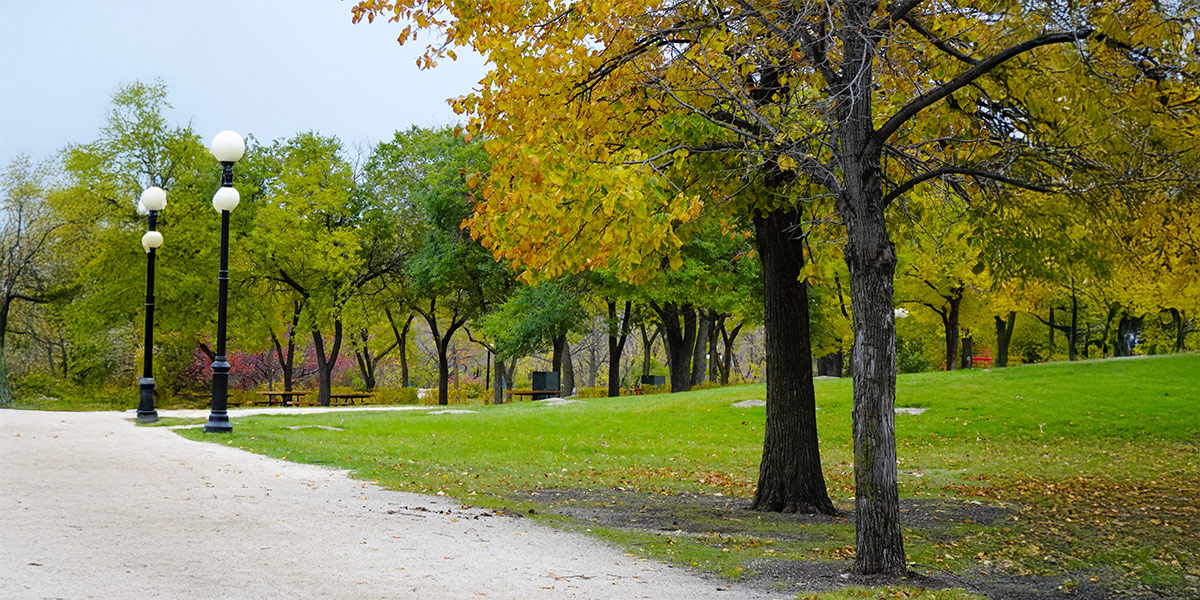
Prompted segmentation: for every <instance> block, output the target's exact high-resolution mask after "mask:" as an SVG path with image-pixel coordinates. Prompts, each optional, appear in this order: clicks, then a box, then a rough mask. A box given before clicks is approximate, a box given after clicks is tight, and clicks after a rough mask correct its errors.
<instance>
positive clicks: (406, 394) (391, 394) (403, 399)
mask: <svg viewBox="0 0 1200 600" xmlns="http://www.w3.org/2000/svg"><path fill="white" fill-rule="evenodd" d="M374 394H375V401H374V403H375V404H416V403H417V388H415V387H401V388H375V392H374Z"/></svg>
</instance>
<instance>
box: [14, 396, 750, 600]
mask: <svg viewBox="0 0 1200 600" xmlns="http://www.w3.org/2000/svg"><path fill="white" fill-rule="evenodd" d="M168 414H169V413H168ZM235 416H236V414H235ZM725 587H726V586H725V584H723V583H721V582H718V581H716V580H710V579H707V578H703V577H700V576H697V575H695V574H692V573H689V572H687V571H685V570H683V569H678V568H673V567H669V566H667V565H664V564H662V563H655V562H646V561H641V560H639V559H637V558H633V557H628V556H625V554H624V553H623V552H621V551H620V550H619V549H614V548H612V547H609V546H605V545H603V544H601V543H599V542H597V541H595V540H593V539H590V538H587V537H585V536H581V535H575V534H569V533H563V532H560V531H556V530H553V529H549V528H546V527H542V526H538V525H536V524H534V523H532V522H530V521H528V520H524V519H518V518H513V517H501V516H492V515H490V513H487V512H485V511H482V510H479V509H466V508H462V507H460V506H458V505H457V504H454V503H452V502H450V501H449V500H446V499H443V498H437V497H430V496H422V495H417V494H408V493H401V492H392V491H387V490H384V489H381V488H379V487H377V486H375V485H372V484H370V483H366V482H363V481H356V480H353V479H350V478H349V477H347V475H346V473H345V472H344V471H338V470H333V469H327V468H322V467H318V466H313V465H301V464H294V463H289V462H286V461H279V460H275V459H271V458H267V457H263V456H259V455H255V454H251V453H248V452H243V451H240V450H237V449H234V448H229V447H225V446H220V445H215V444H207V443H199V442H193V441H189V440H186V439H183V438H181V437H179V436H177V435H175V434H174V433H172V432H171V431H169V430H167V429H165V428H161V427H160V428H146V427H135V426H134V425H133V424H132V423H131V422H130V421H129V420H128V415H122V414H120V413H52V412H34V411H14V410H0V598H4V599H24V598H31V599H33V598H38V599H40V598H72V599H74V598H112V599H118V598H119V599H132V598H173V599H184V598H238V599H248V598H288V599H292V598H330V599H334V600H340V599H352V598H421V599H428V598H485V599H486V598H522V599H524V598H534V599H540V598H546V599H556V598H589V599H593V598H594V599H604V598H613V599H618V598H619V599H629V598H655V599H662V600H670V599H675V598H678V599H681V600H682V599H688V600H695V599H697V598H729V599H733V598H766V597H768V596H765V595H762V594H760V593H758V592H755V591H753V590H748V589H743V588H733V589H724V588H725Z"/></svg>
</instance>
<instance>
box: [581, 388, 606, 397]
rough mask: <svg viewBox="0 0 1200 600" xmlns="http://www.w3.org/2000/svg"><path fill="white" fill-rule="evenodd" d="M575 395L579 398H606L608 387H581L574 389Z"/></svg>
mask: <svg viewBox="0 0 1200 600" xmlns="http://www.w3.org/2000/svg"><path fill="white" fill-rule="evenodd" d="M575 395H576V396H579V397H580V398H607V397H608V388H606V387H581V388H578V389H576V390H575Z"/></svg>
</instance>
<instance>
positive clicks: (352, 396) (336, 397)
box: [329, 392, 375, 406]
mask: <svg viewBox="0 0 1200 600" xmlns="http://www.w3.org/2000/svg"><path fill="white" fill-rule="evenodd" d="M374 397H375V394H368V393H365V392H349V393H346V394H330V395H329V405H330V406H333V405H334V404H339V405H350V404H354V401H355V400H366V399H367V398H374ZM362 404H366V402H362Z"/></svg>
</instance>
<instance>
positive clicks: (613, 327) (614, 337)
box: [608, 300, 644, 398]
mask: <svg viewBox="0 0 1200 600" xmlns="http://www.w3.org/2000/svg"><path fill="white" fill-rule="evenodd" d="M632 309H633V303H632V302H630V301H628V300H626V301H625V314H624V316H623V317H622V318H621V324H620V326H618V325H617V303H616V302H612V301H610V302H609V303H608V397H609V398H616V397H617V396H620V395H621V354H622V353H623V352H624V351H625V341H626V340H628V339H629V313H630V311H631V310H632ZM643 331H644V330H643Z"/></svg>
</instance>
